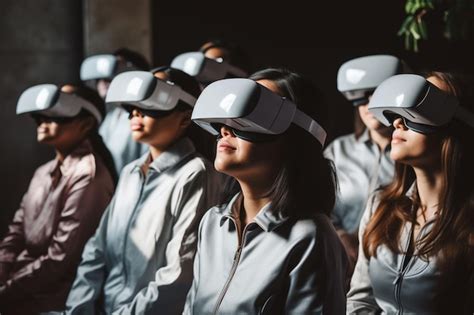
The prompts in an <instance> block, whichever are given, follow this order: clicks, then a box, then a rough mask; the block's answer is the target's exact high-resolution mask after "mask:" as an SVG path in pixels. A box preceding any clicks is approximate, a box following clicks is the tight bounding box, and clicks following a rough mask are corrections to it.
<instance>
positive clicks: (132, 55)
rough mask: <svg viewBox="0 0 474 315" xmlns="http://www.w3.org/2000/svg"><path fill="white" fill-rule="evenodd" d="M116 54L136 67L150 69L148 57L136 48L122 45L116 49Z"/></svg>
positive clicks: (144, 69)
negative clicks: (132, 48)
mask: <svg viewBox="0 0 474 315" xmlns="http://www.w3.org/2000/svg"><path fill="white" fill-rule="evenodd" d="M114 55H115V56H120V57H122V58H123V59H125V60H126V61H128V62H131V63H132V64H133V65H134V66H135V67H137V68H138V69H140V70H143V71H148V70H149V69H150V65H149V63H148V61H147V60H146V58H145V57H144V56H143V55H142V54H140V53H138V52H136V51H134V50H131V49H128V48H125V47H122V48H119V49H117V50H116V51H114Z"/></svg>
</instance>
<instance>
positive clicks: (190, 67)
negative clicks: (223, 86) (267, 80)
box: [171, 39, 250, 88]
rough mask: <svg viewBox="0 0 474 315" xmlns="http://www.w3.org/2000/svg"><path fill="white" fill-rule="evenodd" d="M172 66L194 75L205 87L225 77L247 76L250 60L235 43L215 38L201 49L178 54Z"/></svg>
mask: <svg viewBox="0 0 474 315" xmlns="http://www.w3.org/2000/svg"><path fill="white" fill-rule="evenodd" d="M171 66H172V67H174V68H176V69H180V70H183V71H184V72H186V73H188V74H190V75H192V76H194V77H195V78H196V79H197V80H198V81H199V83H200V85H201V88H204V87H205V86H206V85H208V84H210V83H212V82H214V81H217V80H221V79H224V78H240V77H247V73H248V70H249V68H250V62H249V58H248V57H247V55H246V54H245V53H244V52H243V51H242V49H241V48H240V47H239V46H237V45H236V44H235V43H232V42H228V41H225V40H222V39H214V40H209V41H207V42H205V43H204V44H203V45H202V46H201V47H200V49H199V51H196V52H187V53H183V54H180V55H178V56H176V57H175V58H174V59H173V60H172V62H171Z"/></svg>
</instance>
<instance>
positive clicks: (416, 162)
mask: <svg viewBox="0 0 474 315" xmlns="http://www.w3.org/2000/svg"><path fill="white" fill-rule="evenodd" d="M426 77H427V80H428V81H429V82H431V84H433V85H434V86H436V87H438V88H439V89H440V90H442V91H445V92H446V93H447V94H451V95H455V96H457V98H458V100H459V103H460V106H462V107H463V108H465V109H467V110H469V111H470V112H469V111H466V112H467V113H468V114H466V115H470V116H471V118H473V117H474V115H473V114H472V113H473V107H472V105H473V103H472V97H468V95H467V93H472V85H471V86H462V85H461V83H462V82H463V81H462V80H461V81H460V80H459V79H458V77H456V76H454V75H452V74H449V73H443V72H432V73H429V74H428V75H427V76H426ZM400 95H402V96H403V94H400ZM471 96H472V95H471ZM399 99H400V100H401V98H400V97H399ZM428 105H429V104H428ZM428 105H427V106H428ZM443 105H444V106H448V105H447V104H443ZM427 110H428V109H427ZM395 117H396V116H395ZM461 120H462V119H459V117H458V118H457V119H452V120H451V122H449V123H448V124H446V125H443V126H440V127H437V128H428V129H427V128H426V126H421V127H420V126H418V127H416V126H415V125H414V124H412V123H410V121H409V120H407V119H406V118H403V119H402V118H400V117H398V118H395V119H394V120H393V126H394V127H395V131H394V132H393V140H392V150H391V157H392V158H393V159H394V160H395V161H396V167H395V179H394V181H393V182H392V183H391V184H390V185H388V186H387V187H386V188H385V189H383V190H381V191H379V192H378V193H377V194H376V195H375V196H374V198H372V201H371V203H370V205H369V206H368V208H367V210H366V212H365V214H364V217H363V219H362V222H361V228H360V231H359V236H360V238H361V240H362V241H361V246H360V254H359V258H358V261H357V265H356V268H355V272H354V276H353V277H352V282H351V289H350V292H349V294H348V311H349V313H351V314H358V313H363V314H366V312H370V313H379V312H383V313H388V314H392V313H404V312H406V313H410V314H411V313H413V314H414V313H416V314H435V313H439V314H472V312H473V310H474V309H473V301H474V299H473V297H474V296H473V292H474V185H473V183H472V178H473V176H474V163H473V161H474V150H473V145H474V142H473V138H472V135H473V133H472V131H473V128H472V126H469V125H467V124H466V123H464V122H462V121H461ZM472 120H473V121H474V119H472ZM415 127H416V128H415ZM417 128H418V129H417Z"/></svg>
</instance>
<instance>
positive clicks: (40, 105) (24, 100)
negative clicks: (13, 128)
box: [16, 84, 102, 123]
mask: <svg viewBox="0 0 474 315" xmlns="http://www.w3.org/2000/svg"><path fill="white" fill-rule="evenodd" d="M82 109H84V110H86V111H88V112H89V113H91V114H92V115H93V116H94V117H95V118H96V120H97V122H98V123H100V122H101V121H102V115H101V114H100V112H99V110H98V109H97V108H96V107H95V106H94V105H92V104H91V103H89V102H88V101H86V100H84V99H83V98H81V97H78V96H76V95H74V94H69V93H64V92H61V90H60V89H59V88H58V87H57V86H56V85H54V84H40V85H36V86H33V87H30V88H28V89H26V90H25V91H24V92H23V93H22V94H21V96H20V98H19V100H18V103H17V107H16V113H17V114H24V113H30V114H40V115H43V116H47V117H55V118H72V117H75V116H77V115H78V114H79V113H80V112H81V110H82Z"/></svg>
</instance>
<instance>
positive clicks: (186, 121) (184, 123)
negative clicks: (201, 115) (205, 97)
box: [180, 110, 193, 129]
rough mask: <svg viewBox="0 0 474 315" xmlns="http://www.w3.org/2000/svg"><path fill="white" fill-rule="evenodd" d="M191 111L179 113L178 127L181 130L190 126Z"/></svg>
mask: <svg viewBox="0 0 474 315" xmlns="http://www.w3.org/2000/svg"><path fill="white" fill-rule="evenodd" d="M192 112H193V111H192V110H185V111H183V112H181V120H180V127H181V128H182V129H186V128H188V127H189V125H191V114H192Z"/></svg>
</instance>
